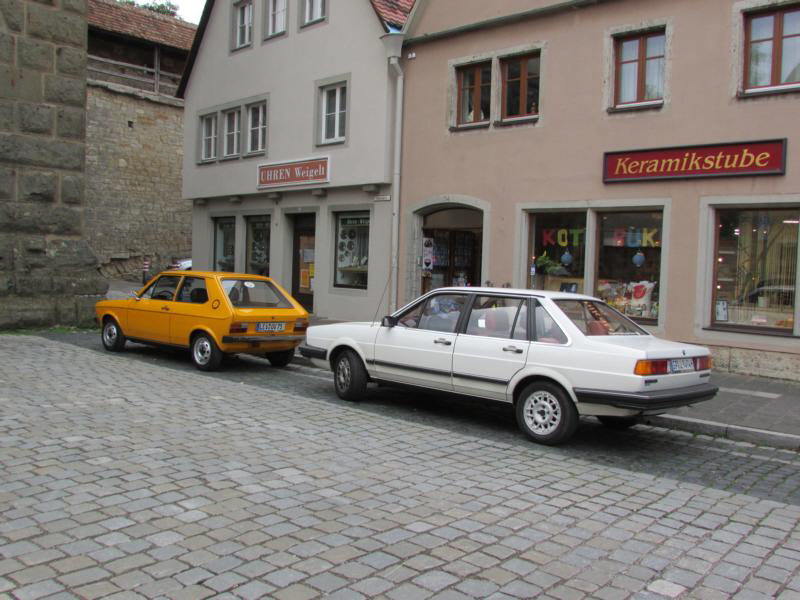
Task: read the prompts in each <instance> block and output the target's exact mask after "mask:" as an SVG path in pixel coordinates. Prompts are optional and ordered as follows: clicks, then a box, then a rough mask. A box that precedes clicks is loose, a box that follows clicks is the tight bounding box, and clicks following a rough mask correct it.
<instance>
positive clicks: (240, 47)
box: [231, 42, 253, 52]
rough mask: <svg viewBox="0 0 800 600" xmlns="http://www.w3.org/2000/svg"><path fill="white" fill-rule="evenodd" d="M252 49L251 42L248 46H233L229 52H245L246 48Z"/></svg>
mask: <svg viewBox="0 0 800 600" xmlns="http://www.w3.org/2000/svg"><path fill="white" fill-rule="evenodd" d="M252 47H253V42H250V43H249V44H243V45H241V46H234V47H233V48H231V52H239V51H240V50H247V49H248V48H252Z"/></svg>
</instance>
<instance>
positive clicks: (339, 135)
mask: <svg viewBox="0 0 800 600" xmlns="http://www.w3.org/2000/svg"><path fill="white" fill-rule="evenodd" d="M321 100H322V101H321V105H322V131H321V137H320V140H321V142H322V143H323V144H329V143H333V142H343V141H344V139H345V135H346V133H345V132H346V131H347V129H346V127H347V84H344V83H341V84H338V85H334V86H330V87H325V88H322V91H321Z"/></svg>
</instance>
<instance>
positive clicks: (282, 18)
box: [267, 0, 286, 36]
mask: <svg viewBox="0 0 800 600" xmlns="http://www.w3.org/2000/svg"><path fill="white" fill-rule="evenodd" d="M285 31H286V0H267V36H271V35H278V34H279V33H283V32H285Z"/></svg>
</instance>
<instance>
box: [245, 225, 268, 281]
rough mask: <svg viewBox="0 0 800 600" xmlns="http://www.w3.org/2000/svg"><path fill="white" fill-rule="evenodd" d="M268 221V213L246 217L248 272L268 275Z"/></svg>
mask: <svg viewBox="0 0 800 600" xmlns="http://www.w3.org/2000/svg"><path fill="white" fill-rule="evenodd" d="M269 223H270V219H269V216H268V215H259V216H256V217H247V265H246V267H245V268H246V271H247V272H248V273H254V274H256V275H269V237H270V236H269Z"/></svg>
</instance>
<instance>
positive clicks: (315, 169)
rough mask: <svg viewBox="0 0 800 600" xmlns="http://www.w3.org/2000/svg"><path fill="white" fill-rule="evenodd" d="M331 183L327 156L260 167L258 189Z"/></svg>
mask: <svg viewBox="0 0 800 600" xmlns="http://www.w3.org/2000/svg"><path fill="white" fill-rule="evenodd" d="M328 182H330V165H329V159H328V157H327V156H325V157H323V158H308V159H304V160H296V161H291V162H278V163H269V164H264V165H258V189H262V190H263V189H266V188H273V187H284V186H287V185H308V184H313V183H328Z"/></svg>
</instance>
